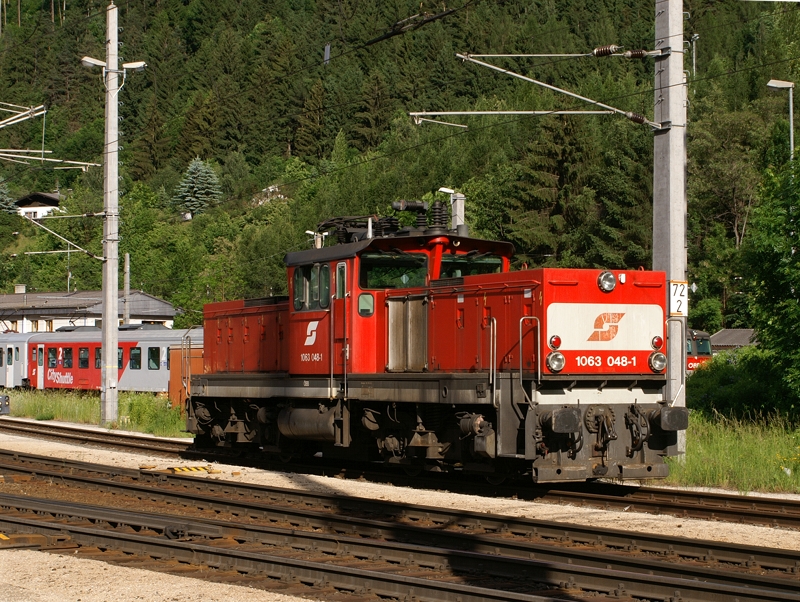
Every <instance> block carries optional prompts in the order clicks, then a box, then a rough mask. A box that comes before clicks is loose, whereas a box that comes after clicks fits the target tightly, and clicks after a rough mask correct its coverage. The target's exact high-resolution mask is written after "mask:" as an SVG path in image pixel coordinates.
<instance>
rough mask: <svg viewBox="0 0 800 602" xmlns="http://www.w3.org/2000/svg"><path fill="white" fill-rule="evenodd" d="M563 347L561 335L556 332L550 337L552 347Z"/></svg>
mask: <svg viewBox="0 0 800 602" xmlns="http://www.w3.org/2000/svg"><path fill="white" fill-rule="evenodd" d="M559 347H561V337H560V336H558V335H557V334H554V335H553V336H551V337H550V349H558V348H559Z"/></svg>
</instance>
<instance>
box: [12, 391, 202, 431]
mask: <svg viewBox="0 0 800 602" xmlns="http://www.w3.org/2000/svg"><path fill="white" fill-rule="evenodd" d="M9 395H10V396H11V415H12V416H19V417H24V418H34V419H36V420H60V421H63V422H76V423H79V424H100V395H99V393H97V392H94V391H90V392H73V391H21V390H14V391H9ZM119 416H120V418H121V419H120V421H119V423H118V424H115V425H112V426H114V427H115V428H119V429H122V430H128V431H137V432H141V433H151V434H153V435H158V436H160V437H187V436H190V435H188V434H187V433H184V432H182V431H183V429H184V428H185V425H184V421H183V417H182V416H181V413H180V410H179V409H177V408H175V409H173V408H171V407H170V406H169V401H168V400H167V399H164V398H162V397H158V396H156V395H153V394H152V393H127V392H120V394H119ZM124 417H127V420H125V419H124Z"/></svg>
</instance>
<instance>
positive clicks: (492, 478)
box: [483, 474, 508, 485]
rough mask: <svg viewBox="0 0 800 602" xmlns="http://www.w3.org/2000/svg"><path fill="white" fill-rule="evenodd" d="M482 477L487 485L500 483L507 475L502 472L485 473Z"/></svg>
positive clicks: (504, 480) (503, 481)
mask: <svg viewBox="0 0 800 602" xmlns="http://www.w3.org/2000/svg"><path fill="white" fill-rule="evenodd" d="M483 478H484V479H486V482H487V483H489V485H502V484H503V483H505V482H506V479H507V478H508V477H507V476H506V475H504V474H487V475H486V476H485V477H483Z"/></svg>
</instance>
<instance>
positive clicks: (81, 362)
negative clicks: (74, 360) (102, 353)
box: [78, 347, 89, 368]
mask: <svg viewBox="0 0 800 602" xmlns="http://www.w3.org/2000/svg"><path fill="white" fill-rule="evenodd" d="M88 367H89V348H88V347H80V348H79V349H78V368H88Z"/></svg>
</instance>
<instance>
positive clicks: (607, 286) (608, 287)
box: [597, 272, 617, 293]
mask: <svg viewBox="0 0 800 602" xmlns="http://www.w3.org/2000/svg"><path fill="white" fill-rule="evenodd" d="M597 286H599V287H600V290H601V291H603V292H604V293H610V292H611V291H613V290H614V288H615V287H616V286H617V279H616V278H615V277H614V274H612V273H611V272H601V273H600V276H598V277H597Z"/></svg>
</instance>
